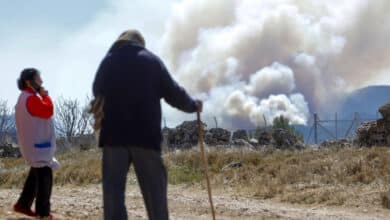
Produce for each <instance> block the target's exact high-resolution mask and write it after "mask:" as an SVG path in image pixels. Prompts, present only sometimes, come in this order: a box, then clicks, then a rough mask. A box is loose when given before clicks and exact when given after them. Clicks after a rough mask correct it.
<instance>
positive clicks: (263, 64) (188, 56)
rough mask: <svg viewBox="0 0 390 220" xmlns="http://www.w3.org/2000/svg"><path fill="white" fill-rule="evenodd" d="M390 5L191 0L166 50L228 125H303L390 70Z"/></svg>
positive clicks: (175, 18)
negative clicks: (283, 120)
mask: <svg viewBox="0 0 390 220" xmlns="http://www.w3.org/2000/svg"><path fill="white" fill-rule="evenodd" d="M389 11H390V1H387V0H377V1H369V0H362V1H354V0H348V1H336V0H330V1H310V0H262V1H258V0H213V1H208V0H185V1H181V2H179V3H177V4H176V6H175V7H174V11H173V13H172V16H171V18H170V20H169V22H168V23H167V25H166V29H165V34H164V37H163V47H162V49H163V50H162V52H163V55H164V58H165V59H166V60H167V61H168V64H169V68H170V70H171V72H172V73H173V74H175V78H176V79H177V80H179V81H180V83H182V84H183V85H184V86H185V87H186V88H187V89H189V90H190V92H191V93H196V94H201V96H202V97H203V98H204V100H205V113H206V114H207V115H209V116H210V117H211V116H216V117H217V118H219V119H220V121H222V122H223V124H225V125H227V126H232V127H234V126H247V125H262V124H263V123H264V118H265V119H266V121H268V122H272V120H273V118H275V117H277V116H279V115H284V116H286V117H288V118H289V119H290V121H291V122H292V123H294V124H305V123H307V120H308V117H309V115H310V112H314V111H320V112H321V111H322V112H324V113H326V111H329V110H331V109H332V108H334V107H335V106H337V104H338V103H339V102H340V100H341V99H342V98H343V96H344V95H345V94H346V93H347V92H349V91H350V90H353V89H356V88H359V87H360V86H362V85H364V84H365V82H366V81H368V80H370V79H371V78H372V77H373V76H375V75H376V74H378V73H380V72H382V71H383V70H385V69H388V68H389V67H390V64H389V62H388V61H389V60H390V44H388V43H387V41H388V39H390V13H389Z"/></svg>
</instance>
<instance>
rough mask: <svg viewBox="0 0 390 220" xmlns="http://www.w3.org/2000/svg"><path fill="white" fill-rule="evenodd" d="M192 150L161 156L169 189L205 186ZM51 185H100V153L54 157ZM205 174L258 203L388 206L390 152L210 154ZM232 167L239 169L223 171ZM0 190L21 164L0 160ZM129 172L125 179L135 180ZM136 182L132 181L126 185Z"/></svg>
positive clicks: (19, 177) (16, 180) (20, 175)
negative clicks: (58, 165) (235, 164)
mask: <svg viewBox="0 0 390 220" xmlns="http://www.w3.org/2000/svg"><path fill="white" fill-rule="evenodd" d="M199 155H200V154H199V152H198V151H197V150H189V151H177V152H171V153H169V154H167V155H165V157H164V159H165V162H166V166H167V168H168V178H169V183H170V184H181V183H195V184H202V185H204V181H203V171H202V166H201V162H200V156H199ZM59 160H60V162H61V163H62V167H61V168H60V169H58V170H57V171H55V174H54V175H55V184H56V185H66V184H72V185H86V184H94V183H100V182H101V171H100V167H101V153H100V150H99V149H92V150H90V151H79V150H74V151H70V152H67V153H65V154H63V155H60V156H59ZM208 161H209V171H210V177H211V182H212V185H213V188H216V189H226V188H230V189H232V190H234V191H235V192H236V193H237V194H241V195H245V196H251V197H257V198H259V199H269V198H276V199H279V200H281V201H285V202H291V203H300V204H326V205H351V206H359V205H362V204H370V205H378V206H381V205H383V207H389V206H390V205H389V204H390V202H389V201H390V197H389V195H388V193H387V194H386V193H385V192H388V191H389V190H390V148H385V147H382V148H379V147H375V148H362V149H357V148H344V149H331V150H305V151H300V152H291V151H251V150H239V149H236V150H233V149H223V150H221V149H211V150H209V151H208ZM232 162H240V163H241V166H240V167H232V168H228V169H222V168H224V167H225V166H226V165H227V164H230V163H232ZM0 169H1V170H0V188H1V187H2V188H10V187H21V185H22V184H23V181H24V180H25V176H26V172H27V168H26V166H25V164H24V163H23V161H22V160H20V159H0ZM133 173H134V172H130V174H129V177H130V179H134V174H133ZM130 182H131V183H135V181H130Z"/></svg>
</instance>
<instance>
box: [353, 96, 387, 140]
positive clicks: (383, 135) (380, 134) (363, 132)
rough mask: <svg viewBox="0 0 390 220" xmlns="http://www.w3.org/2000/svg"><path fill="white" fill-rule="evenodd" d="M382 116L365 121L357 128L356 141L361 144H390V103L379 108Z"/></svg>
mask: <svg viewBox="0 0 390 220" xmlns="http://www.w3.org/2000/svg"><path fill="white" fill-rule="evenodd" d="M379 112H380V113H381V115H382V117H383V118H381V119H379V120H376V121H368V122H364V123H363V124H362V125H360V126H359V127H358V128H357V129H356V139H355V143H356V144H357V145H359V146H390V103H387V104H385V105H384V106H382V107H380V108H379Z"/></svg>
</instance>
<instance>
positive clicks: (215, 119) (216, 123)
mask: <svg viewBox="0 0 390 220" xmlns="http://www.w3.org/2000/svg"><path fill="white" fill-rule="evenodd" d="M214 122H215V128H218V121H217V117H215V116H214Z"/></svg>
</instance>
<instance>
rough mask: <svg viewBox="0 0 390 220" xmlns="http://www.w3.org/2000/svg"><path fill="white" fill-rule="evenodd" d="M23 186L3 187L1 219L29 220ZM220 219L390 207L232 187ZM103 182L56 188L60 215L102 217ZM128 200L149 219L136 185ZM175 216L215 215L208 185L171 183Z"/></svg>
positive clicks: (363, 214)
mask: <svg viewBox="0 0 390 220" xmlns="http://www.w3.org/2000/svg"><path fill="white" fill-rule="evenodd" d="M19 192H20V189H1V190H0V219H7V220H27V219H30V218H26V217H24V216H22V215H19V214H16V213H14V212H13V211H12V210H11V207H12V204H13V203H14V202H15V201H16V199H17V196H18V194H19ZM213 193H214V197H213V198H214V203H215V207H216V212H217V219H227V220H233V219H243V220H260V219H282V220H283V219H291V220H292V219H296V220H298V219H299V220H301V219H310V220H322V219H332V220H341V219H345V220H347V219H348V220H363V219H367V220H368V219H372V220H374V219H390V210H387V209H382V208H378V207H365V208H351V207H328V206H319V205H311V206H304V205H292V204H285V203H280V202H277V201H275V200H257V199H255V198H248V197H242V196H237V195H235V193H233V192H232V191H229V190H228V189H220V190H215V191H214V192H213ZM101 201H102V193H101V188H100V185H88V186H85V187H71V186H66V187H59V186H56V187H54V189H53V196H52V207H53V212H54V214H55V216H56V217H57V219H102V203H101ZM126 202H127V208H128V214H129V219H136V220H138V219H147V218H146V214H145V211H144V210H145V209H144V205H143V201H142V197H141V194H140V192H139V190H138V187H137V186H136V185H129V186H128V188H127V195H126ZM169 209H170V217H171V219H173V220H175V219H177V220H178V219H186V220H195V219H199V220H201V219H211V215H210V211H209V205H208V199H207V193H206V190H205V189H201V188H200V187H195V186H193V185H176V186H172V185H170V186H169Z"/></svg>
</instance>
